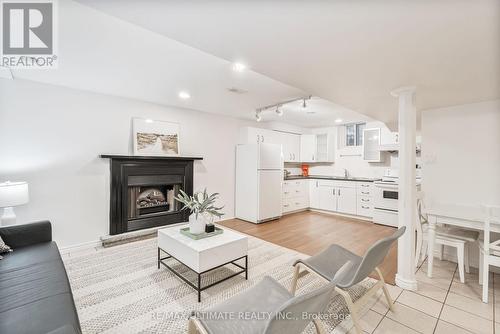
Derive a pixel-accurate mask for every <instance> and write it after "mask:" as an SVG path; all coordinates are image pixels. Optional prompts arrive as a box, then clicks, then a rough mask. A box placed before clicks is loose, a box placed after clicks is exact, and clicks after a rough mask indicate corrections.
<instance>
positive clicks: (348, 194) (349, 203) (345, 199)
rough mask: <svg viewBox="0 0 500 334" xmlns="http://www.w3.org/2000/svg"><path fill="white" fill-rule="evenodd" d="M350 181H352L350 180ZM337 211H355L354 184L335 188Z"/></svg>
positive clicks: (350, 212) (351, 213)
mask: <svg viewBox="0 0 500 334" xmlns="http://www.w3.org/2000/svg"><path fill="white" fill-rule="evenodd" d="M351 183H352V182H351ZM336 211H337V212H340V213H345V214H349V215H355V214H356V213H357V202H356V185H355V184H353V185H352V187H349V188H347V187H339V188H337V210H336Z"/></svg>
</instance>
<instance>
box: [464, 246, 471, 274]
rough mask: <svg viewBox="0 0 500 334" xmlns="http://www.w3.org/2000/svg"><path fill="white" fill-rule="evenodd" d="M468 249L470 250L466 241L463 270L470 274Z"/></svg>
mask: <svg viewBox="0 0 500 334" xmlns="http://www.w3.org/2000/svg"><path fill="white" fill-rule="evenodd" d="M469 251H470V244H469V243H466V244H465V262H464V263H465V272H466V273H467V274H470V265H469Z"/></svg>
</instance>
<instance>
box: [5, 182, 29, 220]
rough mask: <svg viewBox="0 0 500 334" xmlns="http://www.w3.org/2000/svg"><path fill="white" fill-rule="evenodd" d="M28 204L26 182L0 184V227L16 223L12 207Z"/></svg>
mask: <svg viewBox="0 0 500 334" xmlns="http://www.w3.org/2000/svg"><path fill="white" fill-rule="evenodd" d="M28 202H29V192H28V183H26V182H5V183H0V208H4V209H3V215H2V217H1V218H0V225H12V224H15V223H16V214H15V213H14V208H13V207H14V206H19V205H23V204H26V203H28Z"/></svg>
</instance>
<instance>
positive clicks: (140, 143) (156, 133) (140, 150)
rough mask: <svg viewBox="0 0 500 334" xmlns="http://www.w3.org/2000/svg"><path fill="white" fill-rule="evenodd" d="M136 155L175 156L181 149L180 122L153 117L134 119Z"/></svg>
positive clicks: (133, 129) (133, 130)
mask: <svg viewBox="0 0 500 334" xmlns="http://www.w3.org/2000/svg"><path fill="white" fill-rule="evenodd" d="M132 132H133V138H134V139H133V140H134V155H158V156H173V155H174V156H175V155H179V154H180V150H179V124H178V123H172V122H165V121H155V120H151V119H143V118H134V119H133V120H132Z"/></svg>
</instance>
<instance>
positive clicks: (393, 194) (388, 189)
mask: <svg viewBox="0 0 500 334" xmlns="http://www.w3.org/2000/svg"><path fill="white" fill-rule="evenodd" d="M374 188H375V196H374V198H373V199H374V203H373V204H374V205H373V206H374V208H375V209H384V210H391V211H396V212H397V211H398V199H399V193H398V185H397V184H381V183H377V184H375V187H374Z"/></svg>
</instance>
